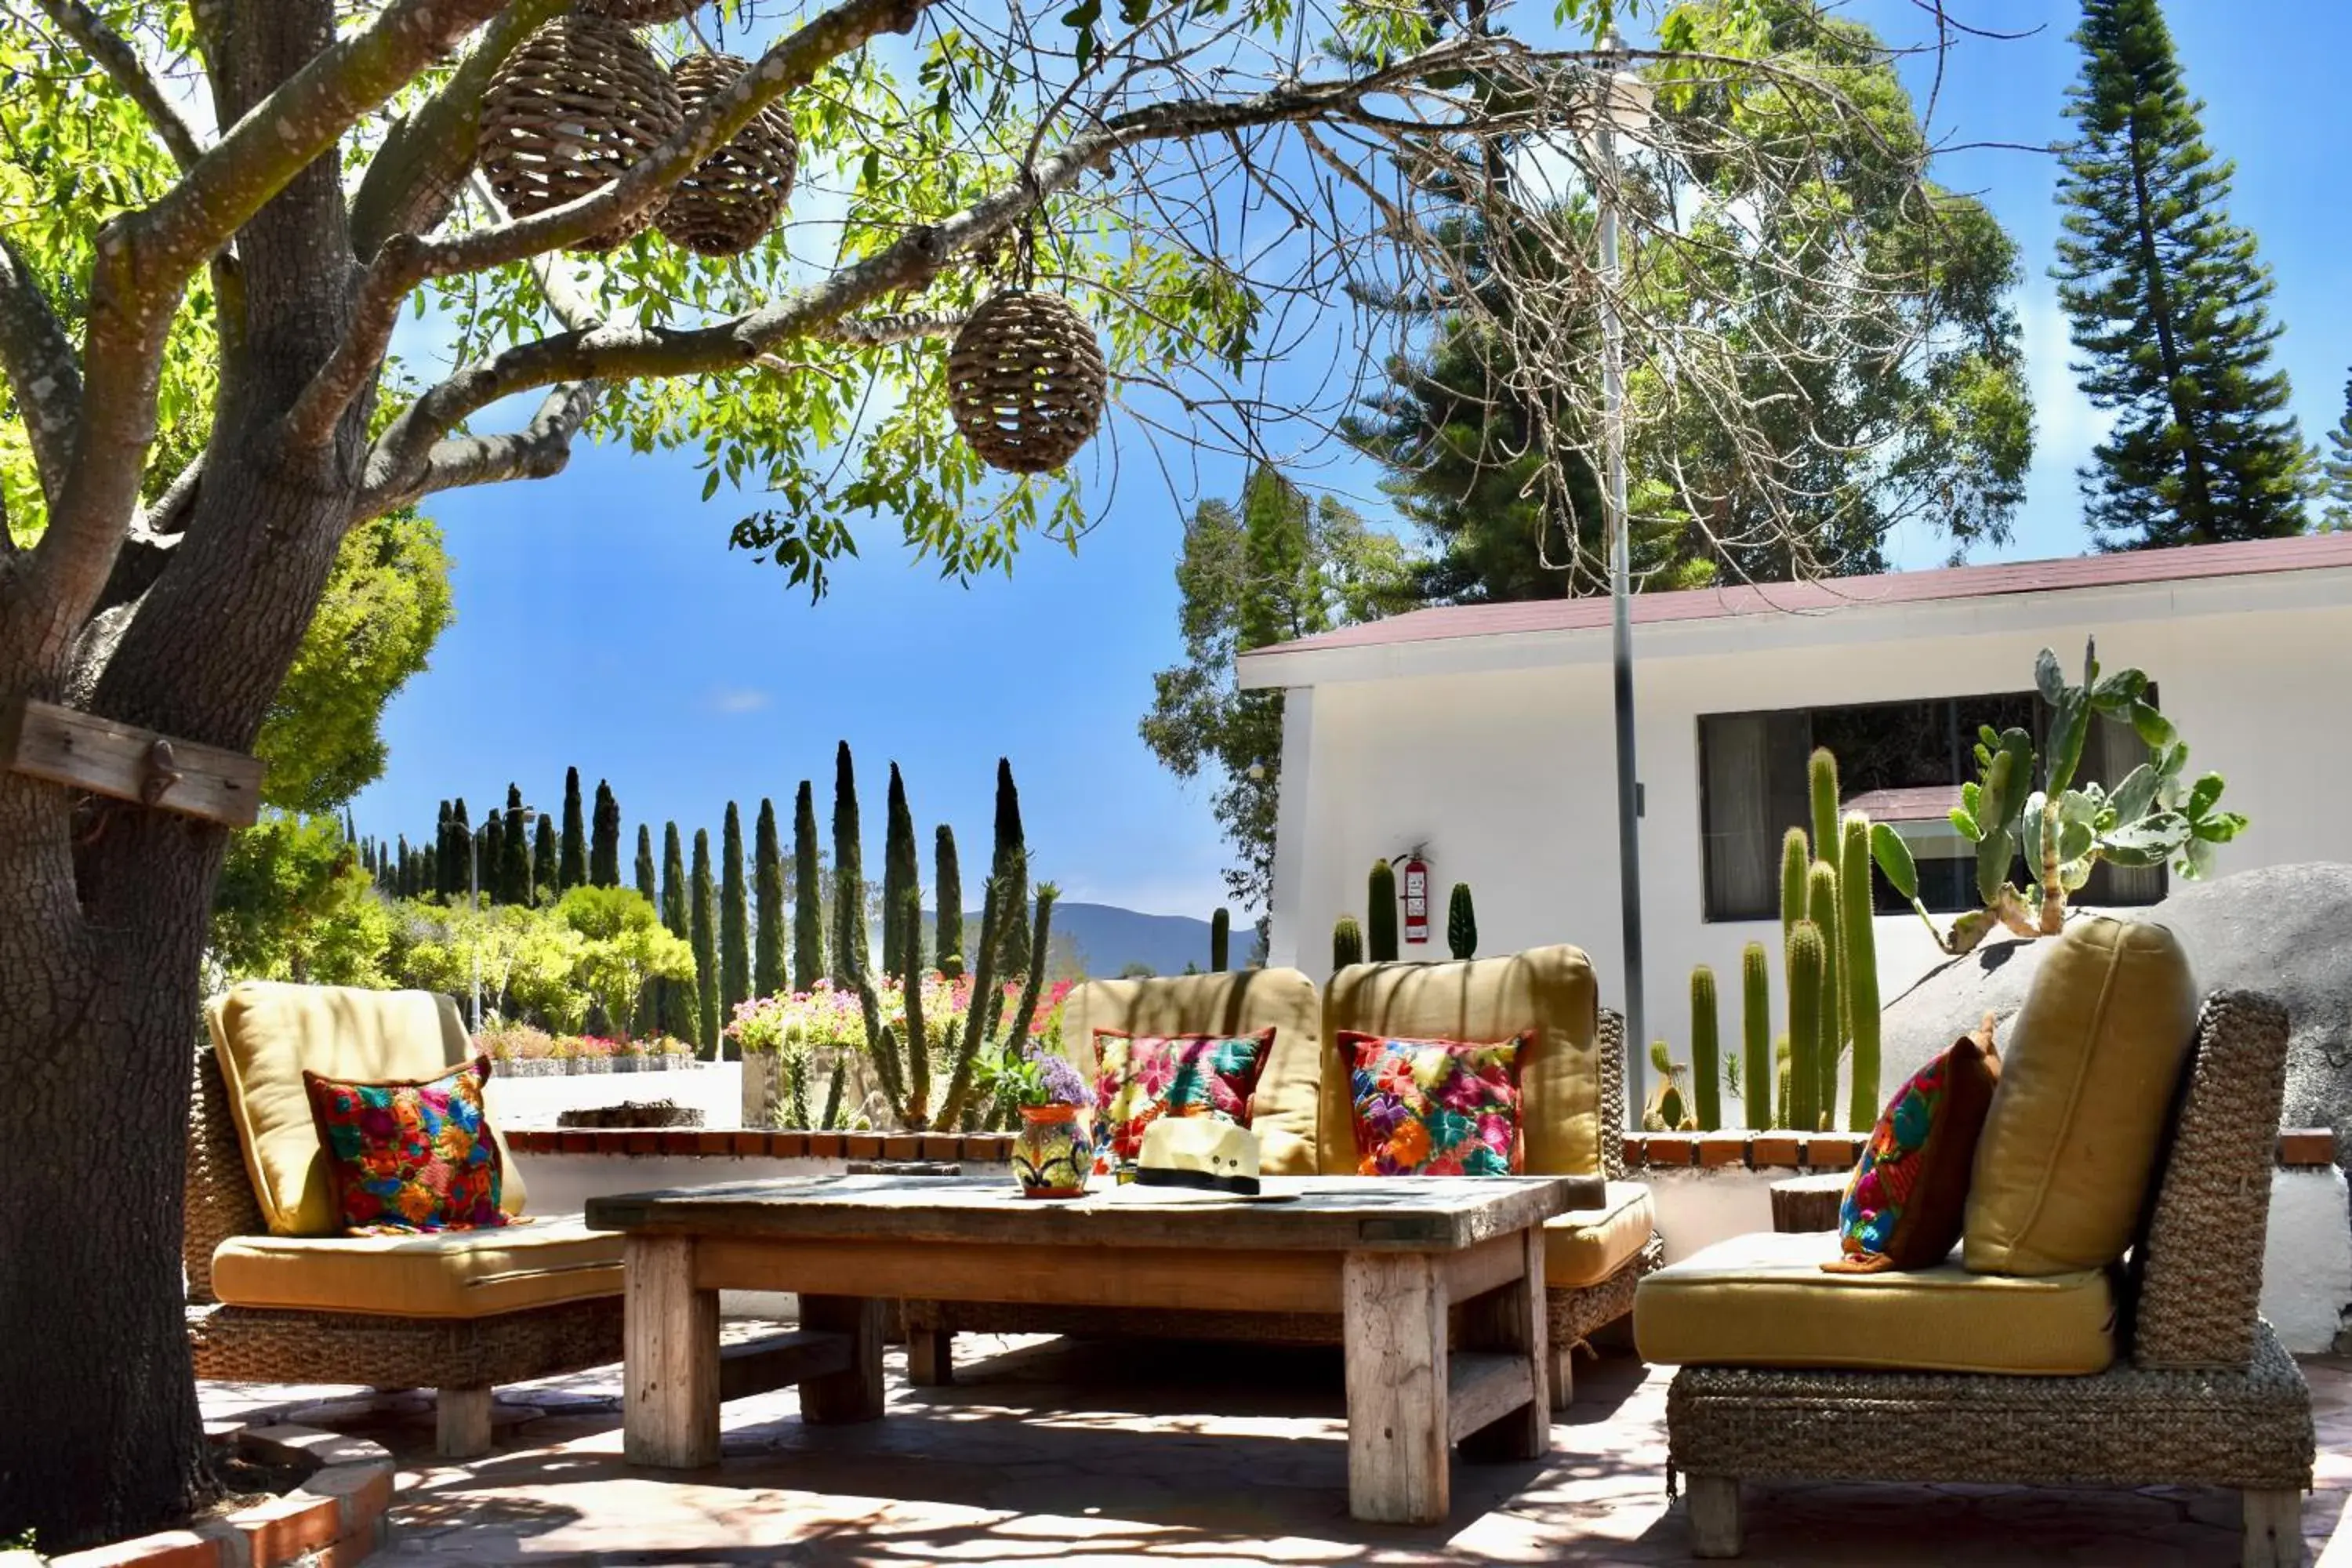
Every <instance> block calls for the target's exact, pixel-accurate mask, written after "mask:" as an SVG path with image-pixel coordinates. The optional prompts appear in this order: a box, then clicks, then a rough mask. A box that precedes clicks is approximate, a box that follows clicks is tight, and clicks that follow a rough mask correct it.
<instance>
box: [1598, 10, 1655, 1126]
mask: <svg viewBox="0 0 2352 1568" xmlns="http://www.w3.org/2000/svg"><path fill="white" fill-rule="evenodd" d="M1603 47H1604V48H1606V49H1607V50H1608V51H1609V52H1610V53H1611V54H1612V55H1615V56H1616V57H1617V58H1618V61H1619V63H1620V68H1618V69H1615V70H1612V71H1609V72H1607V73H1606V74H1605V75H1603V76H1602V77H1601V81H1600V90H1599V92H1598V93H1597V94H1596V101H1595V103H1594V104H1593V106H1592V112H1591V119H1590V120H1589V121H1588V122H1587V124H1586V126H1585V131H1586V133H1587V134H1588V135H1590V136H1591V145H1592V149H1593V153H1594V155H1595V156H1594V162H1595V163H1596V164H1597V166H1598V168H1599V171H1600V173H1599V175H1598V177H1597V178H1596V180H1595V182H1594V183H1595V194H1596V195H1597V198H1598V205H1599V207H1600V230H1601V467H1602V470H1603V471H1602V481H1601V493H1602V503H1601V521H1602V523H1603V525H1604V531H1605V532H1606V535H1607V539H1608V545H1609V609H1610V644H1609V647H1610V667H1611V670H1612V674H1613V676H1614V687H1615V698H1616V714H1617V877H1618V887H1619V899H1620V901H1621V902H1622V906H1623V913H1624V932H1625V1085H1626V1093H1627V1097H1628V1107H1627V1109H1628V1110H1629V1112H1630V1113H1631V1114H1632V1115H1633V1116H1635V1117H1639V1116H1640V1114H1641V1106H1642V1102H1643V1092H1642V1074H1643V1064H1644V1062H1645V1060H1646V1058H1644V1056H1643V1051H1644V1049H1645V1048H1646V1047H1647V1045H1648V1042H1649V1036H1648V1034H1647V1033H1646V1032H1645V1031H1644V1027H1643V1023H1644V1020H1643V1006H1642V784H1641V775H1640V773H1639V772H1638V771H1637V770H1636V769H1635V767H1634V758H1633V587H1632V584H1631V582H1630V581H1629V579H1630V577H1631V575H1632V565H1631V562H1632V550H1631V546H1630V544H1629V543H1628V542H1627V539H1626V534H1627V531H1628V530H1627V519H1626V511H1627V508H1626V500H1625V329H1624V324H1623V322H1622V321H1619V320H1618V316H1617V288H1618V284H1619V281H1620V279H1622V269H1621V268H1620V266H1619V263H1618V258H1617V175H1618V167H1617V138H1618V136H1619V134H1620V133H1622V134H1623V135H1626V136H1628V137H1631V138H1633V139H1635V140H1637V141H1638V140H1639V138H1640V137H1641V135H1642V133H1643V132H1645V131H1647V130H1648V129H1649V126H1650V108H1651V102H1652V99H1653V96H1654V89H1652V88H1651V85H1650V84H1649V83H1648V82H1647V81H1645V80H1643V79H1642V78H1641V77H1640V76H1639V75H1638V74H1636V73H1635V72H1633V71H1630V70H1626V69H1623V68H1622V60H1623V55H1622V50H1623V48H1624V47H1625V40H1624V39H1623V38H1622V37H1620V36H1619V34H1618V32H1617V29H1616V28H1614V27H1612V28H1610V29H1609V33H1608V37H1606V39H1605V40H1604V41H1603Z"/></svg>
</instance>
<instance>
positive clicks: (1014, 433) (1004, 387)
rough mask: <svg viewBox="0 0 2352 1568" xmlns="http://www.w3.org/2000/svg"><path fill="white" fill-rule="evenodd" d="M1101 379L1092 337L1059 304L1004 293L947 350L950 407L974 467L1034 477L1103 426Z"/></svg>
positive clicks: (1025, 292)
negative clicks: (977, 462) (977, 459)
mask: <svg viewBox="0 0 2352 1568" xmlns="http://www.w3.org/2000/svg"><path fill="white" fill-rule="evenodd" d="M1108 385H1109V375H1108V371H1107V370H1106V368H1105V366H1104V364H1103V356H1102V348H1101V346H1100V345H1099V344H1098V343H1097V342H1096V341H1095V333H1094V329H1093V328H1092V327H1090V326H1088V325H1087V322H1086V319H1085V318H1084V317H1082V316H1080V315H1079V314H1078V313H1077V311H1076V310H1072V309H1071V308H1070V304H1069V301H1068V300H1064V299H1062V298H1061V297H1060V296H1059V295H1055V294H1041V293H1038V292H1036V291H1034V290H1033V289H1005V290H1004V291H1003V293H1000V294H994V295H992V296H990V297H989V298H988V299H986V300H982V302H981V304H980V307H979V308H978V309H977V310H973V311H972V313H971V318H970V319H969V320H967V321H965V322H964V324H963V330H962V331H959V332H958V333H956V340H955V346H954V347H953V348H951V349H950V350H949V351H948V405H949V407H950V409H951V410H952V411H953V413H954V415H955V423H956V428H957V430H959V431H961V433H962V435H963V438H964V440H965V441H966V442H967V443H969V444H970V446H971V449H972V450H973V451H975V452H977V453H979V454H980V456H981V459H982V461H983V462H985V463H987V464H988V465H989V466H990V467H991V468H1003V470H1005V471H1006V472H1007V473H1013V474H1039V473H1044V472H1045V471H1046V470H1047V469H1049V468H1060V467H1061V466H1062V465H1063V464H1064V463H1066V462H1068V461H1069V460H1070V458H1072V457H1074V456H1076V453H1077V450H1078V448H1079V447H1083V446H1085V445H1086V444H1087V441H1088V440H1089V439H1091V438H1092V437H1093V436H1094V433H1095V430H1096V428H1097V426H1100V425H1101V423H1102V411H1103V398H1104V395H1105V394H1106V392H1107V391H1108Z"/></svg>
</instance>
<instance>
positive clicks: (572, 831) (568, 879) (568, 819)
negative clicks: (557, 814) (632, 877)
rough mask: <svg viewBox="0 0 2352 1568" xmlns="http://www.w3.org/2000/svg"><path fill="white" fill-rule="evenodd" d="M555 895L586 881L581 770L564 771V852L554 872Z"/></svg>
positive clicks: (586, 837) (586, 850)
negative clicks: (556, 892) (581, 808)
mask: <svg viewBox="0 0 2352 1568" xmlns="http://www.w3.org/2000/svg"><path fill="white" fill-rule="evenodd" d="M555 879H556V883H557V889H556V890H557V891H558V892H564V893H568V892H570V891H571V890H572V889H574V888H576V887H578V886H580V884H581V883H583V882H585V881H586V880H587V879H588V830H587V828H586V826H584V825H583V823H582V821H581V819H580V770H579V769H578V768H566V769H564V770H563V853H562V859H561V861H560V863H559V864H558V865H557V868H556V872H555Z"/></svg>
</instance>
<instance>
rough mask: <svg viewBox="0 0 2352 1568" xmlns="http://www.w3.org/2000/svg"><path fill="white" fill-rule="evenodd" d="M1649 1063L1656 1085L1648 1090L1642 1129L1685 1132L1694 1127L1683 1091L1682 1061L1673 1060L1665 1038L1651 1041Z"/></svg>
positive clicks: (1688, 1104)
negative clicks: (1655, 1072)
mask: <svg viewBox="0 0 2352 1568" xmlns="http://www.w3.org/2000/svg"><path fill="white" fill-rule="evenodd" d="M1650 1066H1651V1067H1652V1068H1655V1069H1656V1071H1657V1075H1658V1087H1657V1088H1656V1089H1652V1090H1651V1091H1650V1103H1649V1104H1648V1105H1647V1106H1645V1107H1644V1108H1643V1111H1642V1128H1643V1131H1646V1132H1686V1131H1691V1130H1692V1129H1693V1127H1694V1126H1695V1123H1694V1122H1693V1121H1691V1115H1690V1102H1689V1100H1687V1099H1686V1098H1685V1095H1684V1094H1683V1086H1682V1075H1683V1072H1684V1068H1683V1066H1682V1064H1680V1063H1678V1062H1676V1061H1675V1059H1674V1056H1673V1054H1672V1053H1671V1052H1670V1051H1669V1050H1668V1049H1667V1047H1666V1042H1665V1041H1664V1040H1652V1041H1651V1042H1650Z"/></svg>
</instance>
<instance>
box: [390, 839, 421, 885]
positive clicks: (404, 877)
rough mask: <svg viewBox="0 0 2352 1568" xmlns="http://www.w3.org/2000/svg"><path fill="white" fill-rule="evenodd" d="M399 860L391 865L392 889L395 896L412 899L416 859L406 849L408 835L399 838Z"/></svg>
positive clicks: (407, 848)
mask: <svg viewBox="0 0 2352 1568" xmlns="http://www.w3.org/2000/svg"><path fill="white" fill-rule="evenodd" d="M398 854H399V856H400V858H399V859H397V860H396V861H394V863H393V868H392V877H393V882H392V888H393V892H394V895H395V896H397V897H399V898H404V899H413V898H415V896H416V858H415V855H414V854H413V853H412V852H411V851H410V849H409V847H408V835H407V834H405V833H404V834H402V835H401V836H400V847H399V850H398Z"/></svg>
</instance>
